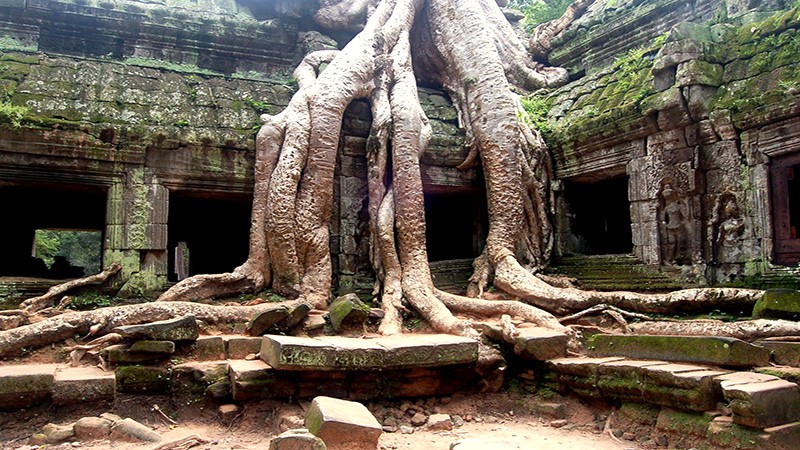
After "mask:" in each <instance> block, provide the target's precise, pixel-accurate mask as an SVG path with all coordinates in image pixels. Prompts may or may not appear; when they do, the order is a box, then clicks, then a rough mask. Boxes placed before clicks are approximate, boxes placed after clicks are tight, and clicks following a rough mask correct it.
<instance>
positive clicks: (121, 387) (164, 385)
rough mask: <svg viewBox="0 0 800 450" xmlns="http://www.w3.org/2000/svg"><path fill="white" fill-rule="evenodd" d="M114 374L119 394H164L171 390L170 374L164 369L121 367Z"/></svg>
mask: <svg viewBox="0 0 800 450" xmlns="http://www.w3.org/2000/svg"><path fill="white" fill-rule="evenodd" d="M114 373H115V374H116V377H117V390H118V391H119V392H125V393H131V394H162V393H166V392H168V389H169V379H170V377H169V372H168V371H167V369H164V368H162V367H145V366H120V367H117V370H116V371H115V372H114Z"/></svg>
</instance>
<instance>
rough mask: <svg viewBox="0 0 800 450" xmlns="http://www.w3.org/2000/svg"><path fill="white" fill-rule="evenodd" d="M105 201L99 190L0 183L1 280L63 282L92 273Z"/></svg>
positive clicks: (97, 257)
mask: <svg viewBox="0 0 800 450" xmlns="http://www.w3.org/2000/svg"><path fill="white" fill-rule="evenodd" d="M106 196H107V193H106V190H105V189H104V188H102V187H99V186H88V185H80V184H72V183H49V182H1V181H0V211H2V212H3V213H2V216H3V220H0V248H2V252H1V253H0V276H14V277H33V278H49V279H65V278H80V277H82V276H85V275H91V274H92V273H95V272H97V271H98V270H97V268H99V267H101V265H102V264H101V259H102V256H101V255H102V251H101V249H102V239H103V229H104V228H105V218H106ZM37 230H38V233H37ZM37 240H38V241H39V246H37ZM84 240H86V242H83V241H84ZM73 241H74V242H73ZM45 244H46V245H45ZM84 244H86V245H84ZM89 244H91V245H89ZM37 247H39V248H38V252H37ZM44 247H47V249H46V251H45V249H44ZM82 247H92V248H91V249H84V248H82ZM84 250H87V251H84ZM88 250H91V251H88ZM37 253H38V254H37ZM77 253H86V254H85V255H84V254H81V255H77ZM89 253H91V254H89ZM56 262H57V264H56Z"/></svg>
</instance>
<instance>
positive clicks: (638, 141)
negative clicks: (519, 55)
mask: <svg viewBox="0 0 800 450" xmlns="http://www.w3.org/2000/svg"><path fill="white" fill-rule="evenodd" d="M639 3H641V6H640V7H639V8H638V9H637V8H633V9H632V10H631V9H629V10H628V12H627V18H626V19H625V20H627V21H628V22H635V21H636V20H637V19H636V17H637V14H639V13H641V12H642V11H640V10H641V9H642V8H644V7H645V6H647V8H645V11H644V12H643V14H644V15H645V16H647V17H650V16H653V15H654V14H655V15H656V16H658V15H659V14H661V16H662V17H665V18H667V19H668V23H667V24H666V25H669V27H667V29H668V30H669V31H668V32H667V33H665V34H662V35H660V36H657V37H655V38H649V39H646V40H644V41H640V42H639V43H638V45H629V44H625V43H626V42H628V40H629V36H628V35H626V34H623V35H622V36H615V35H614V33H613V32H611V31H609V32H608V33H606V34H607V36H606V38H607V39H606V41H605V42H604V43H603V44H602V47H601V48H600V49H598V50H597V51H596V52H592V53H591V55H602V54H604V50H603V49H607V48H615V47H617V46H618V47H619V48H622V49H623V50H624V51H622V52H618V53H617V56H616V57H615V59H613V60H610V62H609V63H608V64H606V65H605V66H601V67H596V66H595V67H591V69H592V70H590V71H588V73H589V74H588V75H586V76H584V77H581V78H579V79H577V80H576V81H574V82H572V83H570V84H569V85H567V86H564V87H562V88H560V89H558V90H555V91H553V92H542V93H540V94H541V95H540V96H538V97H536V98H537V101H540V102H544V103H545V104H546V105H548V108H549V113H548V115H547V119H548V121H549V122H548V123H549V127H548V128H549V129H548V130H546V138H547V141H548V143H549V144H550V147H551V150H552V151H553V153H554V160H555V164H556V175H557V177H558V178H559V183H558V184H557V185H556V186H557V188H562V187H563V186H565V185H568V183H569V182H570V181H575V182H581V183H588V184H591V183H597V182H599V181H602V180H608V179H614V178H619V177H627V180H628V181H627V183H628V201H629V204H630V227H631V231H632V241H633V242H632V244H633V254H634V255H635V256H636V257H638V258H639V259H640V260H641V261H642V262H643V263H645V264H648V265H662V266H665V267H672V268H676V269H680V270H679V272H680V273H681V274H682V275H683V277H684V278H687V279H689V280H692V281H695V282H698V283H700V284H705V283H719V282H730V281H732V280H737V279H740V278H742V277H743V276H759V277H764V276H769V275H770V274H771V273H772V274H774V273H782V274H787V275H791V274H792V273H794V272H792V269H791V268H789V267H788V266H795V267H796V266H797V260H796V256H794V254H792V253H791V248H793V247H792V246H793V245H795V241H793V238H791V237H790V238H788V239H784V240H783V241H780V240H779V237H778V236H776V233H784V231H782V230H781V229H779V228H780V227H782V226H784V225H785V224H784V225H781V224H780V223H778V222H779V221H780V220H784V219H780V217H779V216H781V215H782V214H785V213H786V211H784V210H783V209H781V208H788V207H789V206H790V205H788V202H789V200H788V199H787V198H786V197H787V196H788V194H783V196H781V194H777V193H776V191H775V189H774V186H773V187H772V188H770V183H773V184H774V183H775V182H776V177H775V176H774V174H772V175H771V174H770V166H771V165H772V166H774V165H775V164H776V162H780V161H786V158H788V156H787V155H792V154H795V155H796V154H798V152H800V148H798V146H797V145H796V142H797V139H798V137H800V129H799V128H797V126H796V124H797V123H798V120H800V118H798V113H800V97H798V94H799V93H800V91H798V83H800V72H798V69H797V63H796V60H797V55H798V54H800V53H798V52H799V51H800V47H798V46H799V45H800V38H799V37H798V28H800V12H798V10H797V9H791V10H788V7H787V9H784V10H779V11H778V12H774V11H770V10H771V9H772V10H774V9H776V8H780V7H782V6H783V5H780V4H774V3H776V2H741V1H740V2H717V3H721V4H719V5H717V7H716V9H711V8H705V9H703V8H700V9H698V11H705V10H708V11H712V10H713V11H715V13H714V17H713V18H712V20H706V19H707V15H706V14H700V15H698V16H692V15H686V16H685V19H687V20H688V21H679V22H677V23H676V22H674V21H673V20H672V18H674V17H675V16H674V14H675V12H680V11H681V8H682V7H683V6H681V5H677V4H676V2H639ZM697 3H698V4H701V3H703V2H697ZM751 3H752V5H751ZM777 3H780V2H777ZM709 6H713V5H710V3H709ZM651 7H652V8H655V9H651ZM659 11H660V13H659ZM608 14H609V13H608V12H607V11H606V15H604V16H603V17H604V20H609V17H608ZM695 19H696V20H695ZM584 21H591V18H586V19H584ZM662 25H663V24H661V23H660V21H657V22H656V23H655V24H653V25H652V26H651V27H650V28H652V29H658V30H660V29H662V28H664V27H663V26H662ZM610 29H612V30H613V29H614V27H610ZM599 36H601V37H602V36H603V34H602V33H601V34H600V35H599ZM587 39H589V38H587V37H585V36H578V37H576V38H575V39H573V40H572V41H568V42H566V43H564V46H563V48H562V49H558V50H557V51H556V52H555V54H556V55H558V54H561V53H559V52H562V53H563V52H565V51H567V50H568V49H571V48H573V47H574V46H575V45H578V43H581V42H584V41H586V40H587ZM576 41H577V43H576ZM587 45H588V44H587ZM598 58H599V59H598V60H605V61H609V59H608V58H604V57H603V58H601V57H599V56H598ZM576 64H577V63H576ZM787 164H788V163H786V164H784V166H785V165H787ZM788 165H789V166H791V164H788ZM787 189H789V190H791V188H787ZM795 189H796V188H795ZM795 192H796V191H795ZM563 194H564V192H562V203H561V209H560V212H559V222H560V223H559V230H561V234H560V236H559V242H560V249H559V250H560V252H561V253H562V254H570V253H575V252H576V249H575V246H574V245H573V244H572V242H573V241H574V240H570V234H571V233H572V229H571V222H573V217H571V212H570V209H569V205H567V204H566V203H565V202H563V197H564V195H563ZM793 195H797V194H793ZM597 200H598V201H604V199H597ZM792 201H795V200H792ZM781 202H784V203H787V204H786V205H785V206H783V207H781V206H780V205H776V203H781ZM776 208H777V209H776ZM795 208H796V206H795ZM786 214H788V213H786ZM792 214H796V212H795V213H792ZM787 217H788V216H787ZM786 220H788V219H786ZM786 220H784V221H786ZM787 226H788V225H787ZM787 233H788V231H787ZM784 234H785V233H784ZM776 242H777V243H779V244H780V249H779V248H776ZM787 249H789V250H787ZM793 258H794V259H793ZM787 261H788V262H787Z"/></svg>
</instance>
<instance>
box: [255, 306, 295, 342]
mask: <svg viewBox="0 0 800 450" xmlns="http://www.w3.org/2000/svg"><path fill="white" fill-rule="evenodd" d="M288 316H289V308H287V307H285V306H276V307H275V308H274V309H269V310H267V311H264V312H261V313H258V314H256V315H254V316H253V317H252V318H251V319H250V321H249V322H247V327H246V328H245V329H246V330H247V334H249V335H250V336H261V335H262V334H264V333H266V332H267V330H269V329H271V328H273V327H274V326H275V325H276V324H277V323H278V322H280V321H281V320H283V319H285V318H287V317H288Z"/></svg>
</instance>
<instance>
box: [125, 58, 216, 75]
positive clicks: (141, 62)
mask: <svg viewBox="0 0 800 450" xmlns="http://www.w3.org/2000/svg"><path fill="white" fill-rule="evenodd" d="M124 63H125V64H129V65H131V66H141V67H150V68H153V69H164V70H171V71H173V72H181V73H199V74H203V75H222V74H221V73H219V72H214V71H213V70H208V69H201V68H200V67H198V66H196V65H194V64H178V63H174V62H170V61H164V60H161V59H153V58H140V57H134V58H126V59H125V61H124Z"/></svg>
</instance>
